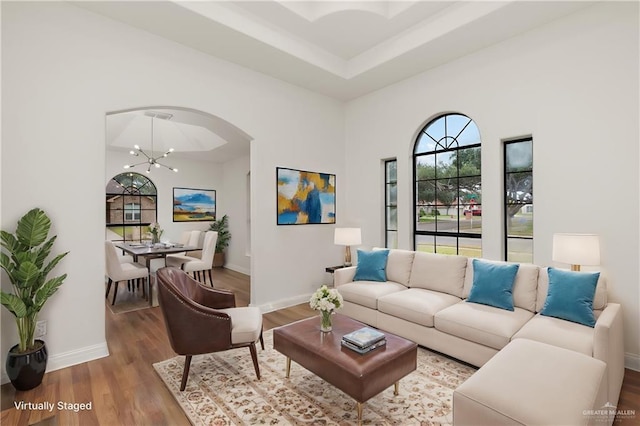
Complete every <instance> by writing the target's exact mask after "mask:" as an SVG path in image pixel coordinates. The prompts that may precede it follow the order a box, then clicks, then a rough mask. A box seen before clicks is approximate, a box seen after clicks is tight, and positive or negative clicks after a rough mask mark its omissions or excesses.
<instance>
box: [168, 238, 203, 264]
mask: <svg viewBox="0 0 640 426" xmlns="http://www.w3.org/2000/svg"><path fill="white" fill-rule="evenodd" d="M200 235H202V231H200V230H195V231H184V232H183V233H182V234H181V235H180V241H178V242H179V243H180V244H182V245H183V246H189V247H198V244H199V243H200ZM186 255H188V253H187V252H186V251H183V252H180V253H174V254H168V255H167V258H172V257H176V256H186ZM192 257H195V256H192ZM165 266H167V265H165Z"/></svg>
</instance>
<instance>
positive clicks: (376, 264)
mask: <svg viewBox="0 0 640 426" xmlns="http://www.w3.org/2000/svg"><path fill="white" fill-rule="evenodd" d="M387 257H389V250H375V251H362V250H358V265H357V267H356V275H355V276H354V277H353V280H354V281H381V282H384V281H386V280H387Z"/></svg>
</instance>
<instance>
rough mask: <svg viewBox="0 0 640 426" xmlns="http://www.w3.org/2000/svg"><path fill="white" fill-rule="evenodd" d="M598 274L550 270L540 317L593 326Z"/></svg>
mask: <svg viewBox="0 0 640 426" xmlns="http://www.w3.org/2000/svg"><path fill="white" fill-rule="evenodd" d="M598 278H600V272H577V271H567V270H564V269H555V268H549V290H548V291H547V299H546V300H545V302H544V306H543V308H542V311H540V315H545V316H548V317H555V318H560V319H563V320H567V321H572V322H577V323H578V324H583V325H586V326H589V327H595V325H596V318H595V316H594V315H593V298H594V297H595V294H596V285H597V284H598Z"/></svg>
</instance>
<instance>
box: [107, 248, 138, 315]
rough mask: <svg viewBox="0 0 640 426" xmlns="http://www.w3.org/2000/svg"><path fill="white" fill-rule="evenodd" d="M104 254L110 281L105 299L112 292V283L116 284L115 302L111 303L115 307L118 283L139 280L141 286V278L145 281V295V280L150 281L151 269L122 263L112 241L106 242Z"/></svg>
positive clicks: (135, 264)
mask: <svg viewBox="0 0 640 426" xmlns="http://www.w3.org/2000/svg"><path fill="white" fill-rule="evenodd" d="M104 252H105V258H106V267H107V278H108V279H109V281H108V284H107V291H106V293H105V295H104V297H105V299H106V298H108V297H109V290H111V284H112V283H115V284H116V285H115V287H114V289H113V301H112V302H111V304H112V305H114V304H115V303H116V296H117V294H118V283H119V282H121V281H127V282H128V281H130V280H137V282H138V284H140V279H141V278H142V279H143V282H142V291H143V294H144V289H145V280H146V281H148V279H149V269H147V268H146V267H144V266H142V265H139V264H137V263H121V262H120V260H119V259H118V250H117V248H116V246H115V245H113V242H111V241H105V243H104Z"/></svg>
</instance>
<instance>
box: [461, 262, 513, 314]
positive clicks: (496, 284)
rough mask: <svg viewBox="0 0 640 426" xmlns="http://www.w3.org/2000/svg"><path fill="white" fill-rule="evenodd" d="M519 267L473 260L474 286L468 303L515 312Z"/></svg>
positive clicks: (510, 264)
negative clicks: (515, 284)
mask: <svg viewBox="0 0 640 426" xmlns="http://www.w3.org/2000/svg"><path fill="white" fill-rule="evenodd" d="M519 266H520V265H518V264H517V263H492V262H484V261H482V260H480V259H473V284H472V286H471V291H470V292H469V298H468V299H467V302H472V303H480V304H482V305H489V306H493V307H496V308H500V309H505V310H507V311H513V294H512V290H513V283H514V282H515V279H516V274H517V273H518V267H519Z"/></svg>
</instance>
